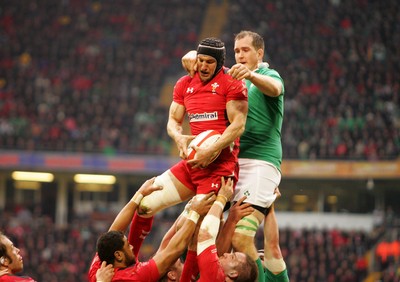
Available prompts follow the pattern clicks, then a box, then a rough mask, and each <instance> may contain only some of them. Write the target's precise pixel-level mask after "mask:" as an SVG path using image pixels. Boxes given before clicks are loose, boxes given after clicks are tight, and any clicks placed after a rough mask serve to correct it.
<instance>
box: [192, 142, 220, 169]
mask: <svg viewBox="0 0 400 282" xmlns="http://www.w3.org/2000/svg"><path fill="white" fill-rule="evenodd" d="M193 149H194V150H195V151H196V155H195V156H194V158H193V159H192V160H190V161H188V162H187V163H188V165H190V166H191V167H192V168H206V167H207V166H208V165H209V164H210V163H211V162H212V160H213V158H214V156H215V151H214V150H213V149H212V148H210V147H207V148H202V147H199V146H193Z"/></svg>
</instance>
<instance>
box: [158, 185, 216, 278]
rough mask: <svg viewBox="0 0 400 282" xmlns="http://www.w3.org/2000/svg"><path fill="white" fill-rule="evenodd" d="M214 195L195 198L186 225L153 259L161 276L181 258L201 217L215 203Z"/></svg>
mask: <svg viewBox="0 0 400 282" xmlns="http://www.w3.org/2000/svg"><path fill="white" fill-rule="evenodd" d="M215 198H216V197H215V195H214V193H209V194H207V195H206V196H205V197H204V198H202V199H201V200H199V199H197V198H194V199H193V201H192V204H191V206H190V212H189V215H188V218H187V219H186V220H185V223H184V224H183V225H182V227H181V228H180V229H179V230H178V232H177V233H176V234H175V235H174V236H173V237H172V238H171V240H170V241H169V243H168V245H167V246H166V247H165V249H163V250H162V251H160V252H158V253H156V254H155V255H154V257H153V260H154V261H155V263H156V265H157V268H158V271H159V274H160V276H162V275H164V274H165V272H166V271H167V270H168V268H169V267H170V266H171V265H172V264H173V263H174V262H175V261H176V260H177V259H178V258H179V256H180V255H181V254H182V253H183V251H184V250H185V249H186V247H187V246H188V244H189V241H190V240H191V238H192V235H193V233H194V232H195V229H196V225H197V222H198V220H199V218H200V217H201V216H204V215H206V214H207V212H208V211H209V209H210V207H211V205H212V203H213V202H214V201H215Z"/></svg>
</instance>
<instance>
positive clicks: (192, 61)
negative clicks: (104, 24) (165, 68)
mask: <svg viewBox="0 0 400 282" xmlns="http://www.w3.org/2000/svg"><path fill="white" fill-rule="evenodd" d="M182 67H183V69H184V70H185V71H187V72H188V74H189V75H190V76H191V77H193V76H194V74H195V72H196V71H197V52H196V51H195V50H192V51H189V52H188V53H186V54H185V56H183V57H182Z"/></svg>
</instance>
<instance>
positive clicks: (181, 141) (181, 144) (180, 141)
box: [174, 135, 196, 160]
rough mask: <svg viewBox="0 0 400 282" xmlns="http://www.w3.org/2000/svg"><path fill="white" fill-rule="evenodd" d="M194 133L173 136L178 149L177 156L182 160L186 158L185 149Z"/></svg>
mask: <svg viewBox="0 0 400 282" xmlns="http://www.w3.org/2000/svg"><path fill="white" fill-rule="evenodd" d="M195 137H196V135H179V136H178V137H175V139H174V140H175V143H176V146H177V147H178V150H179V157H180V158H181V159H182V160H186V158H187V155H188V153H187V149H188V146H189V143H190V141H192V140H193V139H194V138H195Z"/></svg>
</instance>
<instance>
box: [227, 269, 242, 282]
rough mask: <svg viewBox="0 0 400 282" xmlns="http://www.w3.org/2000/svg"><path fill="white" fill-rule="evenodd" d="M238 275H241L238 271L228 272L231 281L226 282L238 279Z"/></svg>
mask: <svg viewBox="0 0 400 282" xmlns="http://www.w3.org/2000/svg"><path fill="white" fill-rule="evenodd" d="M238 275H239V273H238V272H237V270H234V269H232V270H230V271H229V272H228V278H229V279H228V280H225V281H234V280H235V279H236V278H237V277H238Z"/></svg>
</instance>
